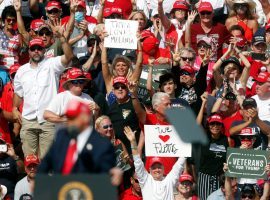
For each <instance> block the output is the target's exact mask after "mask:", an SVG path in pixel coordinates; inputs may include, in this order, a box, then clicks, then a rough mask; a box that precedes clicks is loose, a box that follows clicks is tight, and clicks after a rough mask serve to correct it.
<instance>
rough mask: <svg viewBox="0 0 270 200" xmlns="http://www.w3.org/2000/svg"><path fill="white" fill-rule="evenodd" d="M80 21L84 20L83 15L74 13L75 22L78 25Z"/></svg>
mask: <svg viewBox="0 0 270 200" xmlns="http://www.w3.org/2000/svg"><path fill="white" fill-rule="evenodd" d="M82 20H84V13H83V12H75V21H76V22H79V23H80V22H81V21H82Z"/></svg>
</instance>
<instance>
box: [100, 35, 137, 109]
mask: <svg viewBox="0 0 270 200" xmlns="http://www.w3.org/2000/svg"><path fill="white" fill-rule="evenodd" d="M101 63H102V75H103V78H104V81H105V86H106V90H107V99H108V102H109V104H112V103H114V102H115V101H116V97H115V96H114V94H113V92H112V89H113V84H112V82H113V79H114V78H115V77H117V76H122V77H126V78H127V79H128V81H129V82H138V81H139V78H140V76H141V71H142V45H141V42H140V39H139V38H138V55H137V62H136V66H135V68H134V69H133V67H132V63H131V61H130V59H129V58H127V57H126V56H122V55H118V56H116V57H115V58H114V60H113V62H112V65H111V66H112V72H111V71H110V69H109V64H108V58H107V48H106V47H103V49H102V53H101Z"/></svg>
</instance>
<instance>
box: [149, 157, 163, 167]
mask: <svg viewBox="0 0 270 200" xmlns="http://www.w3.org/2000/svg"><path fill="white" fill-rule="evenodd" d="M155 163H159V164H161V165H163V163H162V160H161V158H160V157H152V158H150V161H149V166H150V167H152V166H153V165H154V164H155Z"/></svg>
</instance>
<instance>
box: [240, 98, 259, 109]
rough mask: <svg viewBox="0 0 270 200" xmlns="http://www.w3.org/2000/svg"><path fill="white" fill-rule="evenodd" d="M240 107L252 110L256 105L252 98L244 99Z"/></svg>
mask: <svg viewBox="0 0 270 200" xmlns="http://www.w3.org/2000/svg"><path fill="white" fill-rule="evenodd" d="M242 106H243V107H244V108H245V107H247V106H252V107H254V108H257V103H256V101H255V99H253V98H246V99H245V100H244V101H243V104H242Z"/></svg>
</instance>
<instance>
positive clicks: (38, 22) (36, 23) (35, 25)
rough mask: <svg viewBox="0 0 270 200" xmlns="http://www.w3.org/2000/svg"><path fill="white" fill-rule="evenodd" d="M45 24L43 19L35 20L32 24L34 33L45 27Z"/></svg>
mask: <svg viewBox="0 0 270 200" xmlns="http://www.w3.org/2000/svg"><path fill="white" fill-rule="evenodd" d="M44 24H45V22H44V20H42V19H34V20H33V21H32V22H31V24H30V28H31V29H32V30H34V31H38V29H39V27H40V26H42V25H44Z"/></svg>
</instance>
